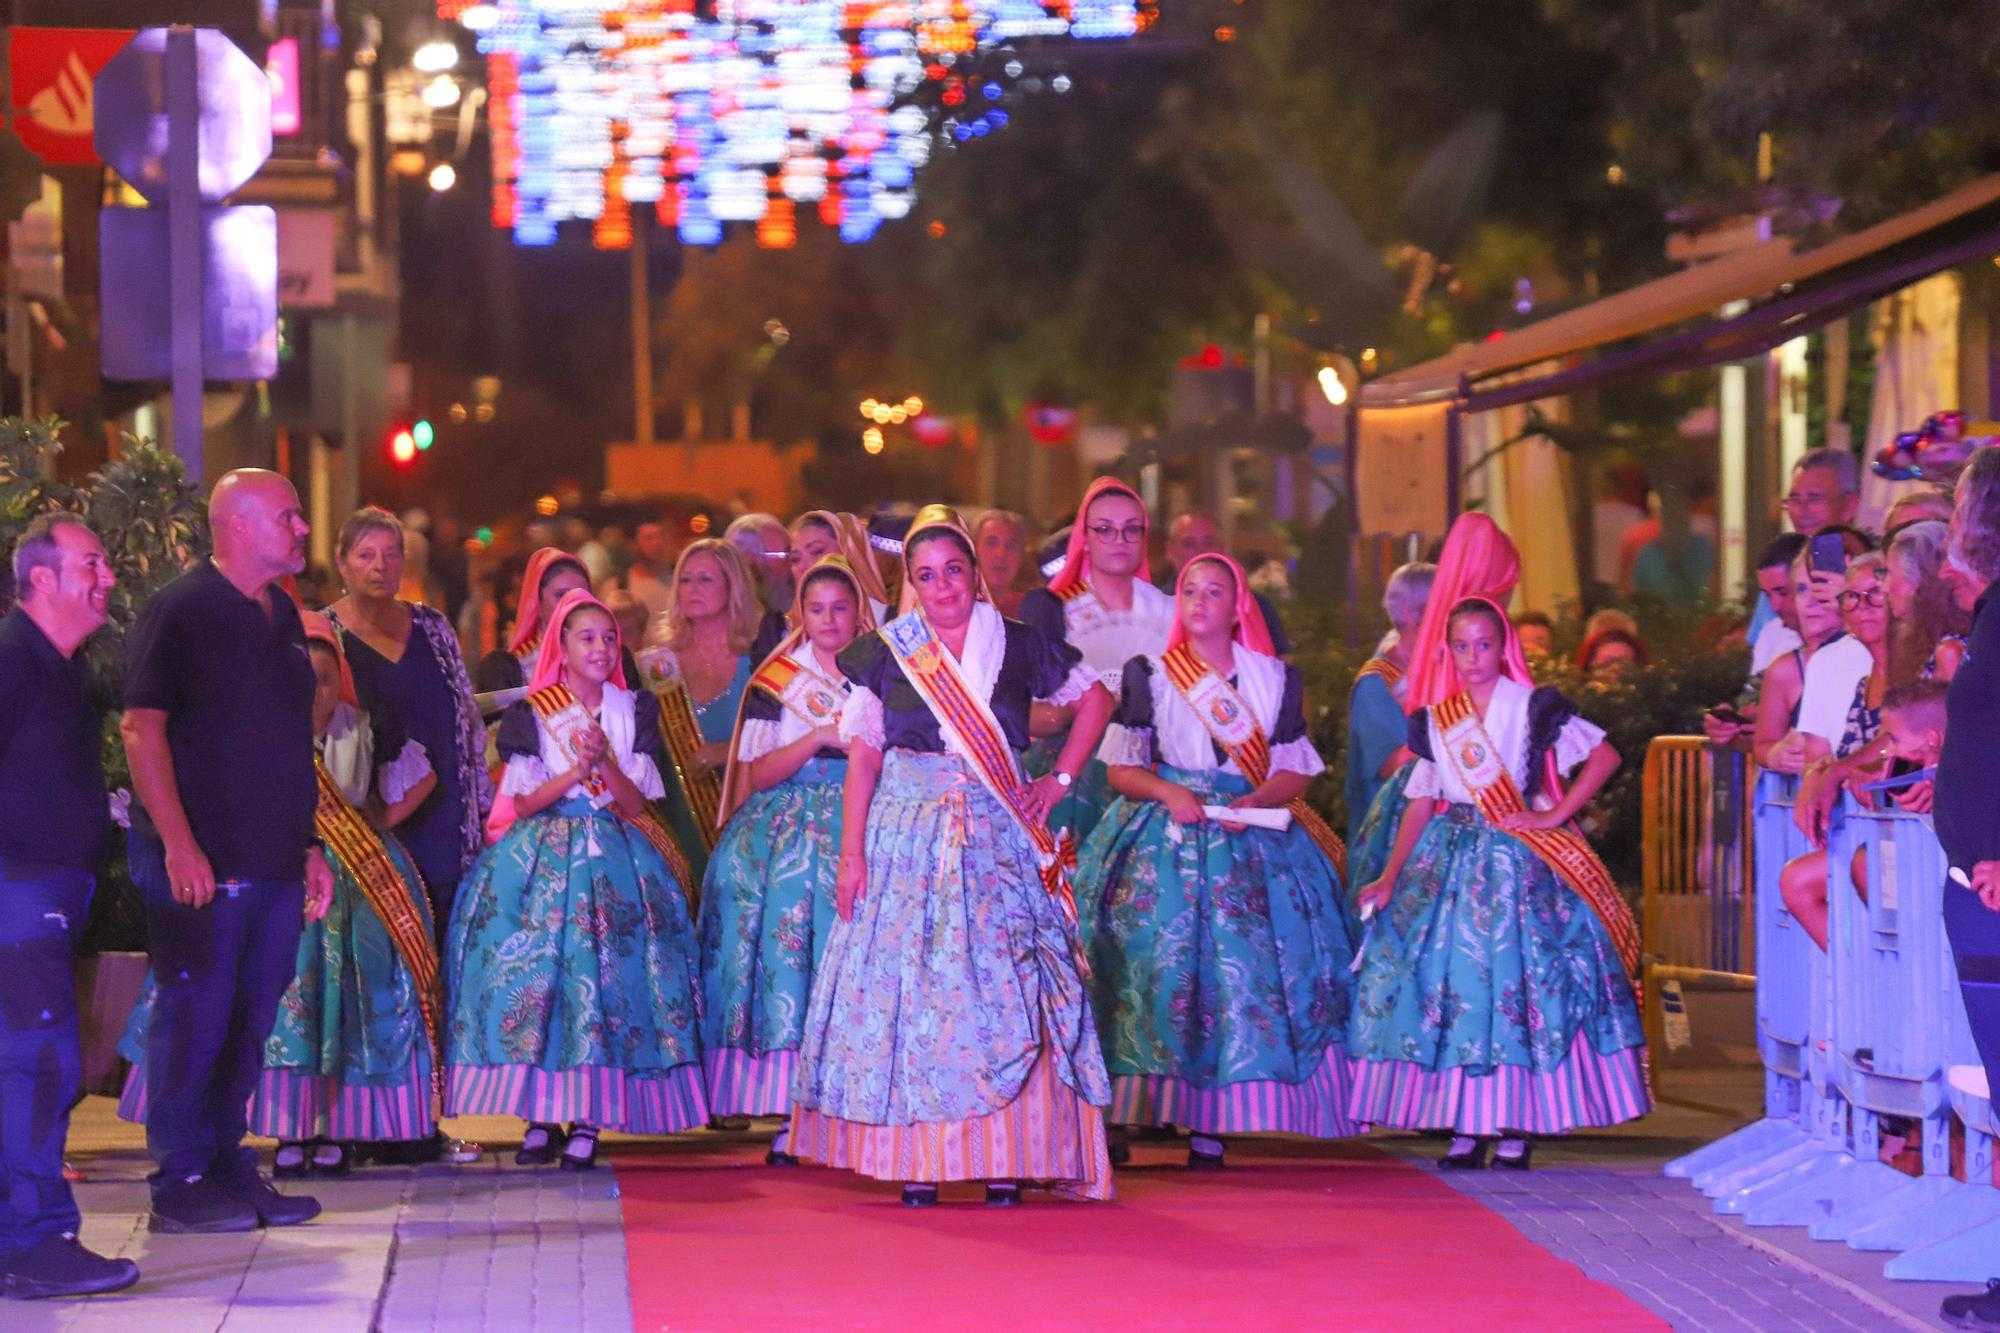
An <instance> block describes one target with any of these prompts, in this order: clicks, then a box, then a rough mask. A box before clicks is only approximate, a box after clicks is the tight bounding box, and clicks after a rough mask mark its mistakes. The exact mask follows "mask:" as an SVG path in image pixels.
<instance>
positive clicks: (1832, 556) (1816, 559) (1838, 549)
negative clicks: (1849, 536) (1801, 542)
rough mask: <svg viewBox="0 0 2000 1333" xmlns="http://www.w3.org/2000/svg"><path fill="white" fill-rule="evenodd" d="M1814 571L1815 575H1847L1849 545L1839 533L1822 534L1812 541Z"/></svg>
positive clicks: (1818, 534)
mask: <svg viewBox="0 0 2000 1333" xmlns="http://www.w3.org/2000/svg"><path fill="white" fill-rule="evenodd" d="M1812 571H1813V573H1815V574H1845V573H1846V572H1847V545H1846V542H1845V540H1844V539H1843V537H1842V534H1840V533H1838V532H1821V533H1817V534H1815V535H1814V537H1813V539H1812Z"/></svg>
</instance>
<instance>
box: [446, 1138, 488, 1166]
mask: <svg viewBox="0 0 2000 1333" xmlns="http://www.w3.org/2000/svg"><path fill="white" fill-rule="evenodd" d="M485 1155H486V1145H485V1144H483V1143H474V1142H473V1141H472V1140H471V1139H448V1140H446V1142H445V1146H444V1160H445V1161H447V1162H450V1163H451V1164H452V1165H453V1166H470V1165H472V1164H473V1163H474V1162H476V1161H478V1160H479V1159H480V1158H482V1157H484V1156H485Z"/></svg>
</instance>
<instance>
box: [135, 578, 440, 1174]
mask: <svg viewBox="0 0 2000 1333" xmlns="http://www.w3.org/2000/svg"><path fill="white" fill-rule="evenodd" d="M301 618H302V619H303V621H304V622H305V631H306V642H307V646H308V648H309V650H310V652H311V654H312V663H313V674H314V676H315V678H316V685H315V689H314V692H313V734H314V736H315V737H316V739H317V743H318V749H319V753H318V758H317V765H318V768H319V809H318V813H317V815H316V817H315V825H316V831H317V833H318V835H319V837H320V838H321V839H322V840H323V841H324V843H325V846H326V859H327V864H328V865H329V866H331V867H332V869H333V882H334V894H333V900H332V903H331V904H330V905H329V907H328V909H327V913H326V916H325V917H324V918H323V919H321V920H319V921H315V922H309V923H308V924H307V926H306V929H305V933H304V934H303V935H302V936H301V937H300V940H299V951H298V969H297V973H296V975H295V976H294V977H293V980H292V984H291V985H290V986H289V987H288V988H287V989H286V991H285V994H284V998H283V999H282V1000H281V1001H280V1002H279V1004H278V1017H277V1023H276V1026H275V1027H274V1028H273V1030H272V1032H271V1036H270V1039H269V1041H268V1042H266V1044H265V1048H264V1073H263V1076H262V1078H261V1080H260V1081H259V1083H258V1085H257V1090H256V1092H255V1093H254V1095H253V1096H252V1098H251V1102H250V1129H251V1131H252V1132H253V1133H256V1134H263V1135H267V1136H269V1137H271V1138H274V1139H277V1140H278V1148H277V1153H276V1155H275V1157H274V1159H273V1162H272V1170H273V1173H274V1174H276V1175H279V1176H302V1175H305V1174H306V1173H307V1172H309V1171H317V1172H319V1173H321V1174H325V1175H345V1174H346V1173H347V1171H348V1169H349V1167H350V1166H351V1165H352V1162H353V1158H354V1155H355V1153H356V1150H357V1148H365V1149H367V1150H370V1151H379V1150H381V1149H380V1145H387V1144H412V1143H418V1142H422V1141H424V1140H428V1139H430V1138H431V1137H432V1136H433V1135H434V1134H435V1132H436V1128H437V1120H436V1114H435V1107H436V1103H435V1100H434V1099H435V1083H434V1071H435V1070H437V1069H438V1068H439V1067H440V1066H439V1064H438V1060H437V1040H438V1023H439V1017H440V1012H441V1005H442V1000H441V994H440V989H439V978H438V955H437V948H436V945H435V942H434V939H433V935H432V929H431V917H430V911H431V908H430V902H429V900H428V897H427V895H426V894H425V892H424V881H423V878H422V876H421V875H420V874H419V873H418V870H417V868H416V866H415V865H414V864H413V863H412V860H411V858H410V856H409V855H408V853H407V852H405V851H404V849H403V848H402V846H401V845H400V844H399V843H398V841H397V840H396V839H395V838H394V837H392V836H390V835H388V834H385V833H382V832H379V831H378V830H377V828H376V827H375V826H374V825H372V824H371V823H370V821H369V818H368V817H367V816H366V815H364V813H363V812H364V811H368V812H373V813H374V815H375V817H376V820H377V821H378V822H379V823H380V824H381V826H383V827H394V826H396V825H398V824H401V823H404V822H405V821H407V820H408V819H409V818H410V817H411V816H412V815H413V814H414V812H415V811H417V810H419V809H421V808H422V806H423V804H424V802H425V801H426V800H427V799H428V798H429V797H430V796H431V795H432V793H433V791H434V789H435V787H436V784H437V777H436V774H435V773H434V772H433V770H432V766H431V764H430V762H429V760H428V758H427V757H426V755H425V752H424V749H423V747H422V745H420V744H419V743H417V742H416V741H414V740H412V741H403V740H401V739H400V738H399V737H398V736H397V735H396V734H395V732H394V728H393V723H392V722H391V721H388V720H385V724H384V725H381V726H377V725H374V724H373V723H372V722H371V719H370V718H369V716H368V714H366V713H364V712H362V711H361V710H360V709H359V708H358V707H357V706H356V696H355V690H354V678H353V676H352V675H351V674H349V672H348V667H347V662H346V660H345V658H344V657H343V656H342V654H341V648H340V640H339V638H338V636H337V635H336V633H335V631H334V627H333V625H332V624H331V623H330V622H329V621H328V620H327V619H326V618H325V617H324V616H321V615H319V614H317V613H315V612H311V611H306V612H302V613H301ZM152 994H153V987H152V979H151V978H150V977H149V978H148V979H147V984H146V992H145V996H144V997H143V998H142V999H141V1001H140V1003H139V1005H138V1006H137V1007H136V1008H135V1009H134V1011H133V1014H132V1018H131V1021H130V1022H129V1023H128V1025H127V1028H126V1033H125V1038H124V1040H123V1041H122V1042H121V1043H120V1050H121V1051H122V1052H123V1053H124V1054H125V1055H126V1057H127V1058H128V1059H130V1060H131V1061H132V1073H131V1076H130V1077H129V1078H128V1079H127V1081H126V1085H125V1095H124V1097H123V1098H121V1099H120V1102H119V1114H120V1115H121V1116H123V1117H125V1118H126V1119H128V1120H132V1121H135V1122H139V1123H143V1122H144V1120H145V1115H146V1111H145V1089H146V1083H145V1065H144V1060H145V1047H146V1039H145V1033H146V1028H147V1025H148V1023H149V1022H150V1019H151V1015H152Z"/></svg>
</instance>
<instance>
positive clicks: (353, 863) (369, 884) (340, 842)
mask: <svg viewBox="0 0 2000 1333" xmlns="http://www.w3.org/2000/svg"><path fill="white" fill-rule="evenodd" d="M313 769H314V771H315V772H317V773H318V774H319V804H318V807H317V809H316V810H315V811H314V813H313V827H314V829H315V831H316V832H317V833H318V834H319V836H320V838H321V840H322V841H324V842H325V843H326V847H327V850H328V851H330V852H332V853H333V854H334V856H336V857H338V858H339V860H340V864H341V866H342V867H343V868H344V869H345V870H346V871H347V873H348V874H350V875H352V876H354V882H355V883H356V884H358V885H360V886H361V896H362V897H363V898H365V899H367V900H368V907H369V910H370V911H372V912H374V913H375V915H376V916H377V917H379V918H380V919H381V922H382V925H383V927H384V928H385V929H386V930H387V931H388V932H389V942H390V943H391V944H393V945H395V946H396V953H397V955H398V956H399V957H401V958H402V960H403V966H405V967H407V968H409V969H410V977H411V979H412V980H413V981H414V982H415V983H416V988H417V1007H418V1009H419V1010H420V1011H421V1012H422V1014H423V1019H424V1040H426V1041H428V1042H429V1043H430V1048H431V1102H432V1106H433V1109H435V1108H436V1107H437V1105H438V1104H439V1101H440V1099H441V1098H442V1097H443V1095H444V1060H443V1058H442V1055H443V1049H444V1048H443V1046H442V1044H441V1040H440V1039H441V1036H442V1029H441V1027H440V1023H441V1014H440V1012H439V1010H440V1008H441V1003H442V1000H443V994H444V993H443V990H442V987H441V985H440V983H439V980H438V955H437V945H436V943H435V942H434V941H433V939H432V937H431V931H430V927H429V926H427V925H425V924H424V919H423V916H422V915H421V914H420V913H418V911H417V904H416V899H415V897H414V895H415V894H417V893H419V892H422V891H423V888H422V884H421V882H419V883H418V884H411V883H410V882H409V881H408V880H406V879H404V878H403V875H402V872H401V871H399V870H398V869H397V868H396V862H395V860H394V858H392V857H391V856H390V855H389V848H388V847H387V845H386V844H384V843H383V841H382V835H381V834H380V833H378V832H376V831H375V829H374V828H373V826H371V825H370V824H369V823H368V821H367V820H365V819H363V818H362V817H361V812H360V811H358V810H356V809H355V808H354V807H353V805H351V804H350V803H349V802H348V799H347V797H346V796H345V795H344V794H342V792H341V790H340V784H339V783H337V782H335V781H334V780H333V774H332V773H331V772H329V771H328V770H327V767H326V762H325V761H324V760H323V759H321V758H319V757H318V756H317V755H315V756H314V757H313Z"/></svg>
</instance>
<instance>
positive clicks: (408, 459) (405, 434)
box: [389, 426, 417, 467]
mask: <svg viewBox="0 0 2000 1333" xmlns="http://www.w3.org/2000/svg"><path fill="white" fill-rule="evenodd" d="M389 457H390V458H392V459H394V460H395V463H396V466H397V467H408V466H409V465H410V464H412V463H414V462H416V461H417V437H416V436H415V435H412V434H411V433H410V429H409V427H407V426H403V427H399V428H398V429H397V430H396V432H395V434H393V435H391V436H390V437H389Z"/></svg>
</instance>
